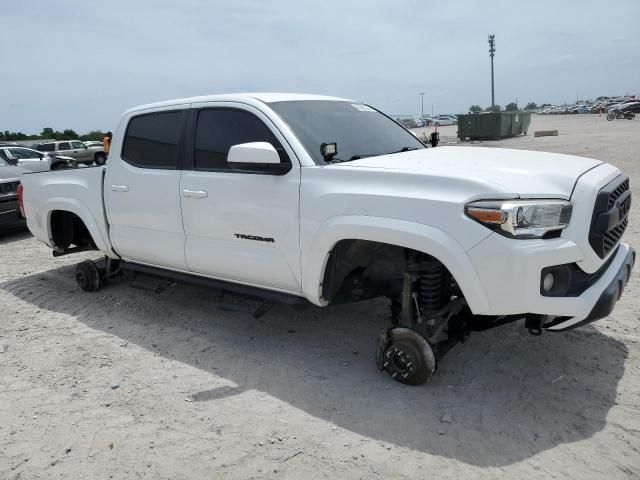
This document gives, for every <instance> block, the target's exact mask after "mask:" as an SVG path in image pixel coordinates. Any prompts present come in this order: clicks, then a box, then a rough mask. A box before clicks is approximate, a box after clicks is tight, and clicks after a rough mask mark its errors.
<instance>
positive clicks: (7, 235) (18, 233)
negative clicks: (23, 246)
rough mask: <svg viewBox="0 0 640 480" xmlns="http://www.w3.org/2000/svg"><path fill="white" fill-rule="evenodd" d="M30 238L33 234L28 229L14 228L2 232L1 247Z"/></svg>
mask: <svg viewBox="0 0 640 480" xmlns="http://www.w3.org/2000/svg"><path fill="white" fill-rule="evenodd" d="M29 237H31V232H30V231H29V230H27V227H13V228H11V229H6V230H3V231H1V232H0V245H6V244H7V243H13V242H19V241H20V240H25V239H27V238H29Z"/></svg>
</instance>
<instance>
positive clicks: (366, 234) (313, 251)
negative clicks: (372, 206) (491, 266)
mask: <svg viewBox="0 0 640 480" xmlns="http://www.w3.org/2000/svg"><path fill="white" fill-rule="evenodd" d="M345 240H363V241H370V242H377V243H381V244H387V245H390V246H397V247H402V248H406V249H411V250H415V251H417V252H422V253H425V254H427V255H429V256H431V257H433V258H435V259H437V260H438V261H440V262H441V263H442V264H443V265H444V266H445V267H446V268H447V269H448V270H449V272H450V273H451V275H453V277H454V278H455V280H456V282H457V283H458V286H459V287H460V289H461V290H462V293H463V294H464V296H465V298H466V300H467V303H468V304H469V308H471V311H472V312H473V313H475V314H481V313H485V312H488V311H489V309H490V308H489V301H488V298H487V296H486V294H485V292H484V289H483V288H482V284H481V283H480V279H479V277H478V275H477V273H476V271H475V269H474V267H473V265H472V263H471V261H470V259H469V257H468V256H467V254H466V252H465V251H464V249H463V248H462V246H461V245H460V244H459V243H458V242H457V241H456V240H455V238H453V237H452V236H450V235H449V234H447V233H446V232H443V231H442V230H439V229H436V228H434V227H430V226H428V225H422V224H417V223H413V222H407V221H404V220H395V219H389V218H380V217H368V216H367V217H364V216H341V217H333V218H331V219H329V220H328V221H326V222H325V223H324V224H323V225H322V226H321V227H320V228H319V229H318V231H317V232H316V233H315V234H314V235H313V241H312V242H311V244H310V245H309V246H308V247H305V249H303V255H304V252H305V251H308V252H310V258H308V259H305V258H304V257H303V291H304V293H305V296H306V297H307V298H308V299H309V300H310V301H311V302H313V303H315V304H316V305H327V304H328V302H327V300H326V299H324V298H323V297H322V293H323V280H324V277H325V270H326V268H327V265H328V262H329V259H330V258H331V255H332V253H333V252H334V250H335V248H336V246H337V245H338V244H339V242H341V241H345Z"/></svg>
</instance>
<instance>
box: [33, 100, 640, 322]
mask: <svg viewBox="0 0 640 480" xmlns="http://www.w3.org/2000/svg"><path fill="white" fill-rule="evenodd" d="M279 102H285V103H279ZM286 102H288V103H286ZM293 102H302V103H300V104H299V105H310V107H309V108H312V107H313V104H311V103H308V102H321V103H318V104H317V105H322V106H323V108H324V109H325V110H327V109H328V110H331V106H332V105H335V107H336V108H347V106H346V105H351V106H352V108H354V110H357V111H358V112H359V113H358V115H381V114H380V113H378V112H377V111H376V110H374V109H372V108H371V107H368V106H365V105H362V104H358V103H356V102H353V101H351V100H344V99H338V98H333V97H321V96H311V95H298V94H273V93H269V94H241V95H221V96H211V97H196V98H189V99H181V100H175V101H168V102H162V103H157V104H153V105H147V106H142V107H137V108H134V109H131V110H129V111H127V112H126V113H125V114H124V116H123V118H122V120H121V122H120V124H119V126H118V128H117V130H116V131H115V134H114V136H113V141H112V148H111V154H110V157H109V164H108V166H106V167H95V168H87V169H81V170H70V171H61V172H52V173H43V174H37V175H25V177H24V179H23V187H24V196H23V198H24V209H25V212H26V216H27V222H28V226H29V229H30V230H31V232H32V233H33V234H34V235H35V236H36V237H37V238H38V239H39V240H41V241H43V242H45V243H46V244H47V245H49V246H50V247H52V248H54V249H60V246H59V245H56V243H55V240H54V236H55V235H54V233H53V231H52V212H54V211H66V212H71V213H73V214H75V215H77V216H78V217H79V218H80V219H81V220H82V222H83V223H84V225H85V226H86V228H87V230H88V232H89V233H90V235H91V238H92V239H93V242H94V244H95V247H96V248H97V249H98V250H100V251H102V252H104V254H105V255H106V256H107V257H109V258H112V259H119V260H124V261H125V262H129V263H134V264H141V265H147V266H152V267H158V268H162V269H165V270H169V271H174V272H180V273H184V274H189V275H194V276H199V277H206V278H213V279H219V280H224V281H226V282H231V283H235V284H242V285H247V286H252V287H258V288H261V289H265V290H272V291H277V292H282V293H286V294H290V295H294V296H298V297H302V298H304V299H307V300H308V301H309V302H311V303H313V304H315V305H319V306H324V305H327V304H328V303H331V299H327V298H325V296H324V295H323V289H324V288H326V285H323V279H324V278H325V269H326V268H327V262H328V259H329V258H330V256H331V254H332V252H333V251H334V249H335V247H336V245H337V244H338V243H339V242H341V241H344V240H363V241H370V242H380V243H382V244H388V245H393V246H398V247H403V248H405V249H410V250H411V251H416V252H422V253H424V254H427V255H429V256H430V257H433V258H435V259H437V260H438V261H439V262H441V263H442V264H443V265H444V266H445V267H446V269H447V270H448V271H449V272H450V273H451V275H452V276H453V277H454V279H455V282H457V285H458V286H459V288H460V290H461V293H462V295H463V296H464V299H465V301H466V303H467V304H468V307H469V309H470V311H471V313H472V314H474V315H486V316H495V317H502V316H512V315H513V316H517V315H525V314H534V315H538V316H540V317H541V318H542V320H541V321H540V322H541V323H540V325H541V326H542V327H543V328H548V329H550V330H554V329H555V330H562V329H565V328H570V327H572V326H575V325H578V324H580V323H581V322H582V321H584V320H588V319H589V316H590V314H591V313H592V312H593V311H594V310H596V309H597V308H600V307H601V304H602V302H603V301H602V297H603V296H604V295H605V293H606V292H607V291H608V290H607V289H610V288H612V287H611V285H612V284H613V283H615V281H616V278H618V279H619V277H620V275H621V274H620V272H621V271H623V270H624V269H625V266H626V268H627V270H628V271H627V272H626V277H625V278H623V280H624V283H626V280H627V279H628V275H629V272H630V269H631V267H632V265H633V258H634V254H633V250H632V249H631V248H630V247H629V246H628V245H626V244H624V243H620V244H619V245H618V246H617V247H615V248H611V249H610V250H609V251H608V252H607V253H606V255H604V256H599V255H598V254H597V253H596V251H595V250H594V248H593V247H592V245H590V242H589V234H590V229H591V228H592V226H591V225H592V219H593V218H594V213H593V212H594V205H595V204H596V199H597V197H598V194H599V192H600V191H601V189H603V187H605V186H607V185H608V184H610V182H612V181H613V180H615V179H616V178H618V177H620V176H621V172H620V171H619V170H618V169H616V168H615V167H613V166H611V165H608V164H605V163H603V162H601V161H598V160H593V159H589V158H583V157H574V156H567V155H559V154H552V153H541V152H530V151H521V150H507V149H495V148H472V147H439V148H435V149H432V148H429V149H427V148H423V146H420V148H419V149H416V150H410V151H404V152H398V153H390V152H383V153H384V154H380V152H375V156H366V155H364V154H367V155H368V154H369V152H367V151H363V152H358V155H354V156H353V157H352V159H351V160H350V159H343V160H350V161H344V162H340V163H337V162H336V163H331V162H327V163H325V162H318V161H317V158H316V157H317V154H318V152H317V151H316V149H315V147H314V148H310V147H309V143H308V139H307V143H306V144H305V138H307V136H308V135H309V133H308V132H305V131H303V130H304V129H301V128H300V126H299V125H298V126H296V122H295V120H293V119H292V117H287V114H283V113H282V111H276V110H277V109H278V108H281V107H280V105H285V106H289V107H291V106H292V103H293ZM304 102H307V103H306V104H305V103H304ZM330 102H333V103H330ZM294 107H295V105H294ZM349 108H351V107H349ZM203 109H205V110H206V109H223V110H224V109H234V110H240V111H242V112H248V113H250V114H252V115H253V116H254V117H255V118H257V119H258V120H259V121H260V122H262V124H263V125H264V126H266V127H267V128H268V129H269V130H270V132H271V134H272V135H273V138H275V139H276V140H274V142H275V143H278V142H279V144H280V145H281V146H282V149H281V150H283V152H281V153H282V154H286V156H287V157H288V158H289V159H290V162H291V168H290V170H289V171H288V172H286V174H273V175H269V174H256V173H246V172H237V171H232V170H225V171H207V170H199V169H197V168H194V167H193V163H191V164H188V163H187V167H184V168H183V167H181V165H183V166H184V164H180V163H179V164H178V168H172V169H164V168H141V167H140V166H137V165H134V164H132V163H131V162H129V161H127V160H125V159H124V158H123V157H122V152H123V141H124V139H125V136H126V134H127V127H128V125H129V122H130V121H131V119H132V118H137V117H139V116H141V115H148V114H152V113H159V112H171V111H175V110H181V111H183V112H187V113H185V115H186V116H187V117H189V115H191V113H190V112H197V111H203ZM196 115H197V114H194V116H193V118H194V119H195V118H196ZM187 117H185V118H187ZM189 118H191V117H189ZM302 118H304V116H303V117H302ZM358 118H359V117H358ZM370 120H371V118H365V119H364V120H363V121H370ZM387 120H388V129H390V130H393V132H391V131H390V132H389V134H390V135H391V133H393V135H395V136H398V135H406V141H407V142H415V141H416V140H415V139H414V137H413V136H412V135H411V134H410V133H409V132H406V131H404V130H402V132H399V131H396V130H395V129H400V128H401V127H399V126H398V125H396V124H395V123H394V122H392V121H391V120H389V119H387ZM387 120H384V121H387ZM193 121H194V122H195V120H193ZM379 121H380V122H382V120H379ZM185 122H186V123H185V124H184V125H186V126H185V127H184V128H186V131H187V134H186V135H185V138H187V137H191V138H193V131H192V130H191V129H193V128H195V127H194V126H193V124H191V123H190V121H189V120H185ZM376 125H378V124H377V123H376ZM385 125H386V124H385ZM376 128H377V127H376ZM385 128H387V127H385ZM309 130H313V129H312V128H309ZM356 133H357V135H360V134H362V135H363V136H366V132H365V133H363V132H356ZM394 138H395V137H394ZM403 138H404V137H403ZM331 141H333V139H332V138H327V139H326V142H331ZM348 142H349V139H346V140H344V141H342V142H338V145H337V148H338V154H337V156H336V158H337V157H339V155H340V152H341V151H344V146H345V144H348ZM409 144H411V145H413V144H412V143H407V145H409ZM180 145H181V148H182V147H184V145H185V144H184V143H181V144H180ZM249 147H250V148H256V150H254V151H255V155H256V161H255V164H256V165H258V164H263V163H266V164H268V163H269V162H270V161H271V160H272V159H273V155H275V150H273V149H271V152H273V153H269V149H270V147H269V145H266V146H265V145H264V143H262V144H260V145H257V146H256V145H253V146H252V145H249ZM185 151H187V150H184V149H182V150H181V151H180V153H179V155H178V157H179V158H182V157H181V155H183V153H184V152H185ZM238 152H239V153H234V154H233V155H234V157H235V162H240V163H247V162H249V163H250V162H251V160H250V156H251V150H246V149H243V148H240V149H239V150H238ZM247 152H248V153H247ZM361 154H362V157H363V158H357V157H359V156H360V155H361ZM247 155H249V157H247ZM187 156H188V155H187ZM258 157H259V158H258ZM178 161H179V162H182V160H180V159H179V160H178ZM191 162H192V160H191ZM229 162H230V163H231V160H229ZM621 178H622V177H621ZM501 199H504V200H509V199H514V200H515V201H518V200H521V199H560V200H566V201H568V202H570V204H571V206H572V208H573V211H572V214H571V217H570V221H569V224H568V226H567V227H566V228H565V229H563V230H560V231H557V232H556V233H558V235H555V236H554V237H555V238H529V239H515V238H508V237H506V236H504V235H502V234H500V233H499V230H495V229H493V230H492V229H490V228H488V227H487V226H485V225H483V224H481V223H479V222H478V221H475V220H473V219H472V218H470V217H469V216H468V215H466V214H465V206H467V205H469V204H470V203H472V202H476V201H480V200H501ZM629 202H630V199H629ZM628 205H629V204H625V206H624V208H625V209H626V210H625V211H624V212H623V210H620V212H622V213H620V216H621V220H622V215H623V214H624V216H625V218H626V214H627V213H628ZM616 208H617V207H616ZM621 208H622V207H621ZM616 212H618V211H617V210H616ZM616 214H617V213H616ZM625 226H626V223H625ZM256 239H258V241H251V240H256ZM616 242H617V240H616ZM630 259H631V260H630ZM565 264H571V265H575V266H577V269H578V270H579V271H580V272H582V274H585V275H586V274H594V275H596V274H597V278H595V277H594V280H593V281H592V282H591V283H590V284H589V286H588V288H586V289H585V290H584V291H582V292H580V293H579V294H577V295H570V296H569V295H566V296H545V295H543V294H542V291H541V272H542V270H543V269H544V268H546V267H551V266H557V265H565ZM572 268H574V267H572ZM582 274H581V275H582ZM618 283H619V282H618ZM623 286H624V285H622V286H620V288H619V290H620V291H619V293H621V290H622V287H623ZM616 300H617V298H616ZM612 302H613V303H615V300H613V301H612ZM611 308H612V305H611ZM609 310H610V309H609ZM606 313H608V312H606ZM554 317H562V318H560V320H559V321H556V322H553V321H551V319H553V318H554Z"/></svg>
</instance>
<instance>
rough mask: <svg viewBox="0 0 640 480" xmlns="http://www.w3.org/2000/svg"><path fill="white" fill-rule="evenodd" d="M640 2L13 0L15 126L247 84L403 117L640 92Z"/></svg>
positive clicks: (108, 113) (6, 19)
mask: <svg viewBox="0 0 640 480" xmlns="http://www.w3.org/2000/svg"><path fill="white" fill-rule="evenodd" d="M639 19H640V1H638V0H627V1H624V0H616V1H615V2H602V1H601V0H600V1H578V0H575V1H557V0H556V1H529V2H521V1H516V0H514V1H499V0H495V1H493V2H477V1H466V2H462V1H448V2H445V1H439V2H435V1H431V0H423V1H418V0H405V1H403V0H384V1H379V0H369V1H350V0H341V1H334V0H324V1H317V2H316V1H306V2H305V1H300V0H298V1H292V0H283V1H273V2H268V1H264V0H263V1H258V0H233V1H229V2H220V1H215V0H211V1H206V0H192V1H188V0H182V1H179V2H178V1H175V0H170V1H168V0H128V1H123V0H111V1H108V2H101V3H98V2H87V1H83V0H55V1H54V0H20V1H15V0H0V42H1V43H0V44H1V45H3V46H4V47H5V48H4V50H3V55H2V57H3V73H2V82H1V84H0V85H2V88H0V112H2V114H1V116H0V120H1V121H0V129H1V130H21V131H24V132H25V133H36V132H39V131H40V130H41V129H42V128H43V127H45V126H50V127H53V128H58V129H62V128H68V127H69V128H73V129H75V130H77V131H81V132H84V131H88V130H91V129H103V130H107V129H111V130H113V129H114V128H115V124H116V122H117V121H118V119H119V116H120V114H121V113H122V112H123V111H124V110H125V109H127V108H129V107H131V106H134V105H139V104H143V103H148V102H151V101H156V100H164V99H169V98H175V97H185V96H192V95H203V94H214V93H228V92H239V91H295V92H307V93H321V94H329V95H336V96H342V97H348V98H353V99H357V100H361V101H363V102H366V103H370V104H373V105H375V106H377V107H379V108H381V109H382V110H384V111H386V112H387V113H390V114H419V113H420V95H419V93H420V92H424V93H425V97H424V98H425V111H426V112H428V113H430V111H431V105H432V104H433V105H434V113H449V112H450V113H458V112H462V111H466V109H467V108H468V107H469V105H471V104H476V103H477V104H481V105H488V104H490V102H491V94H490V71H489V57H488V45H487V34H489V33H494V34H495V35H496V57H495V68H496V103H498V104H501V105H503V106H504V105H505V104H507V103H509V102H510V101H513V100H515V98H516V97H517V99H518V102H519V104H524V103H526V102H528V101H531V100H532V101H535V102H537V103H542V102H552V103H563V102H565V101H566V102H572V101H575V98H576V93H578V95H579V96H580V98H595V97H597V96H599V95H618V94H625V93H627V92H629V93H633V94H640V54H639V52H640V28H638V20H639Z"/></svg>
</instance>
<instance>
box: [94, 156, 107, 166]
mask: <svg viewBox="0 0 640 480" xmlns="http://www.w3.org/2000/svg"><path fill="white" fill-rule="evenodd" d="M106 159H107V157H106V155H105V154H104V153H96V156H95V157H94V159H93V160H94V162H96V165H104V164H105V161H106Z"/></svg>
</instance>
